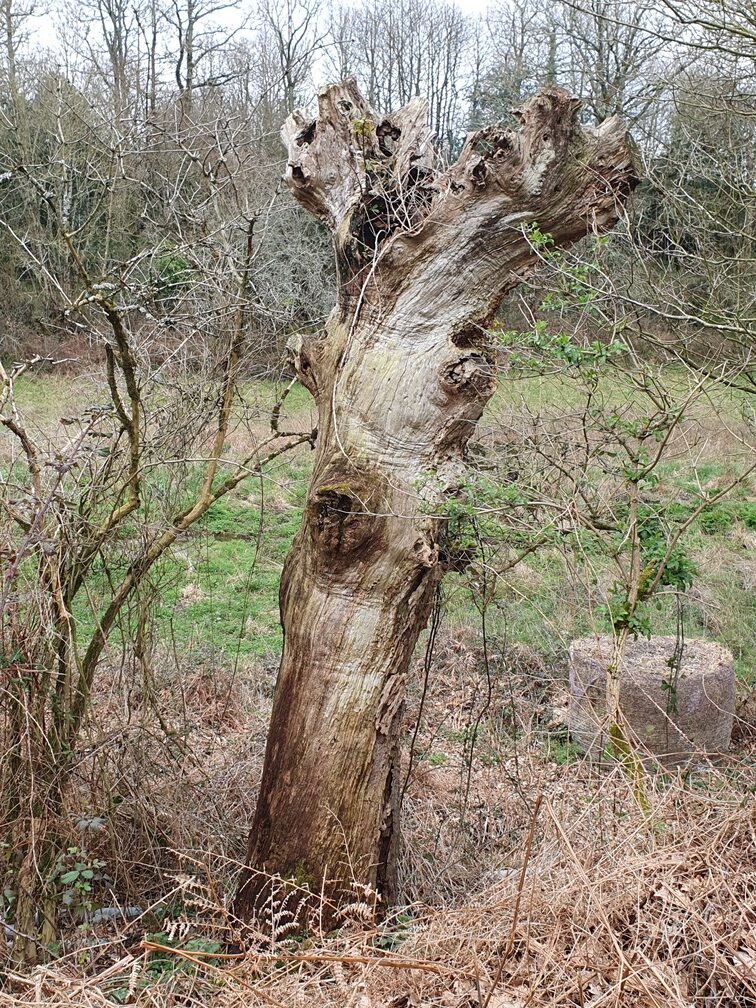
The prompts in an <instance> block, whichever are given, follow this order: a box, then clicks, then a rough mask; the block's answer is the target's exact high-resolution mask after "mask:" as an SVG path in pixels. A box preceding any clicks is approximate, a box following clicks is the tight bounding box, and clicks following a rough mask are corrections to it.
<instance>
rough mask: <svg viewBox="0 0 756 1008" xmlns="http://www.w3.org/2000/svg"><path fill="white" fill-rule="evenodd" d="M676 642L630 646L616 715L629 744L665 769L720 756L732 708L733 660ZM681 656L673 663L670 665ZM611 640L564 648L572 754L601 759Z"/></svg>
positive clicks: (708, 647) (700, 644) (717, 650)
mask: <svg viewBox="0 0 756 1008" xmlns="http://www.w3.org/2000/svg"><path fill="white" fill-rule="evenodd" d="M677 644H678V641H677V640H676V639H675V638H674V637H652V638H651V639H650V640H635V641H629V642H628V644H627V646H626V648H625V653H624V656H623V659H622V668H621V669H620V709H621V712H622V716H623V718H624V720H625V725H624V727H625V730H626V731H627V732H629V735H630V739H629V740H630V741H631V742H632V743H633V744H634V745H636V746H637V747H638V748H639V749H640V750H641V754H642V753H643V751H644V750H645V751H646V752H647V753H649V754H650V755H651V756H653V757H655V758H656V760H657V761H658V762H659V763H661V765H662V766H664V767H665V768H667V769H671V768H673V767H676V766H680V765H683V764H685V763H687V762H689V761H690V760H691V759H694V758H695V757H696V756H700V755H702V754H704V755H708V756H711V755H715V754H717V753H723V752H726V751H727V749H728V747H729V744H730V735H731V733H732V723H733V715H734V709H735V673H734V670H733V660H732V655H731V654H730V653H729V651H727V650H726V649H725V648H723V647H722V646H721V645H720V644H716V643H714V642H712V641H703V640H689V641H686V642H685V645H684V647H683V649H682V655H681V656H678V655H677V654H676V646H677ZM678 657H679V661H678V660H676V659H677V658H678ZM611 660H612V638H611V637H608V636H607V637H588V638H585V639H583V640H577V641H574V642H573V643H572V645H571V647H570V725H569V727H570V732H571V734H572V738H573V740H574V742H575V744H576V745H577V747H578V749H579V750H580V751H581V752H583V753H585V754H586V755H588V756H589V757H590V758H592V759H600V758H602V755H603V753H604V751H605V749H606V745H607V727H608V725H607V718H606V672H607V665H608V664H609V662H610V661H611Z"/></svg>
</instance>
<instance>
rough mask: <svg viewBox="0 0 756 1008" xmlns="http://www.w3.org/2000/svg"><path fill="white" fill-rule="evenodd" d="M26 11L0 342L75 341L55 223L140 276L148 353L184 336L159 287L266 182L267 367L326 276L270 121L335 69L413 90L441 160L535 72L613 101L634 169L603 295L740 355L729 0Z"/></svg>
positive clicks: (321, 307) (189, 2) (2, 124)
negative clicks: (284, 175)
mask: <svg viewBox="0 0 756 1008" xmlns="http://www.w3.org/2000/svg"><path fill="white" fill-rule="evenodd" d="M40 16H41V14H40V11H39V9H38V8H36V7H35V6H34V4H33V3H32V4H25V3H20V2H19V0H3V19H2V31H3V39H4V45H3V48H2V54H3V58H2V64H1V66H0V74H1V75H2V79H1V80H0V83H1V84H2V95H3V97H2V104H1V107H0V208H1V209H2V216H3V224H2V226H3V228H4V230H5V233H6V237H7V240H6V241H5V242H4V243H3V249H2V252H0V290H2V292H3V297H2V309H0V311H2V316H3V323H4V324H3V334H2V349H3V351H4V352H5V353H6V354H10V355H11V356H16V357H18V356H23V355H24V354H25V353H27V352H29V351H31V352H41V353H42V354H43V355H45V356H47V355H51V354H52V355H55V356H60V355H61V351H62V352H63V355H64V356H66V355H68V356H74V357H76V356H80V355H81V353H82V351H83V349H84V347H83V344H82V338H83V334H82V332H81V329H80V327H79V326H77V324H76V322H75V320H74V319H73V318H72V316H71V315H70V314H68V315H66V314H65V313H62V302H61V293H62V292H63V293H64V294H65V297H67V298H71V297H75V296H76V288H77V283H78V282H79V280H78V278H77V271H76V267H75V264H74V262H73V260H72V258H71V255H70V250H69V249H68V247H67V243H66V234H71V235H73V234H75V235H77V237H78V239H79V240H78V244H77V249H78V254H79V255H80V256H81V259H82V264H83V265H84V266H85V267H86V270H87V274H88V275H89V276H90V277H91V278H92V279H93V281H97V282H103V283H114V284H116V285H119V284H124V283H126V284H130V283H132V281H133V279H134V278H135V276H136V275H138V277H139V283H140V284H141V285H142V287H143V289H145V290H146V289H149V291H150V292H151V294H150V296H153V295H156V297H157V302H158V305H157V310H158V311H159V313H160V316H161V322H162V324H161V327H160V332H161V336H162V339H161V344H162V346H163V349H165V346H166V345H167V344H170V343H171V342H172V341H173V342H176V341H180V338H181V334H180V332H178V331H177V330H178V328H179V326H178V323H177V320H176V319H174V318H173V317H172V314H171V305H172V298H173V295H174V294H176V292H177V291H178V290H179V288H181V286H182V284H184V285H185V284H186V282H187V280H188V277H189V276H190V266H189V260H190V259H191V258H192V255H193V253H192V252H191V250H192V249H195V248H197V247H198V246H203V244H204V245H205V246H206V245H207V242H208V240H209V239H210V236H212V235H214V234H216V233H217V231H218V229H222V228H224V227H226V226H227V225H228V224H229V221H230V220H231V219H232V217H233V209H232V203H234V201H235V203H236V205H237V206H238V205H240V202H241V203H243V204H244V206H245V207H246V210H247V211H251V212H257V211H259V210H260V208H261V207H263V206H266V205H267V204H268V203H269V202H270V201H271V199H273V200H274V208H273V210H272V212H271V213H270V214H269V215H268V217H267V224H266V229H265V255H266V257H267V268H266V269H265V270H264V271H261V272H260V274H259V276H258V277H257V279H256V282H255V284H254V287H253V291H252V297H251V302H253V303H254V305H255V306H256V309H257V311H252V310H250V312H249V318H248V321H247V327H248V329H249V330H250V334H253V335H254V337H255V353H254V354H251V355H250V357H249V360H248V362H247V363H248V364H249V366H250V367H251V368H257V369H260V368H263V369H264V368H265V367H270V366H273V365H274V364H275V363H276V362H277V361H278V360H279V359H280V351H281V349H282V345H283V343H284V342H285V339H286V338H287V337H288V336H289V335H291V333H292V332H295V331H296V330H297V329H298V328H299V327H305V328H306V327H312V326H317V325H318V324H319V322H320V321H321V320H322V319H323V318H324V317H325V315H326V313H327V310H328V307H329V305H330V303H331V299H332V289H333V285H332V266H331V255H330V251H329V249H328V245H327V242H326V241H325V238H324V235H323V234H322V231H321V229H320V228H319V226H318V225H316V224H313V223H312V222H311V221H308V220H307V219H306V218H305V217H304V216H303V215H302V214H301V212H299V211H298V210H297V209H295V208H294V206H293V205H292V202H291V201H290V200H289V198H288V197H287V196H286V195H281V194H277V185H278V179H279V176H280V173H281V170H282V166H283V161H282V158H283V153H282V149H281V146H280V142H279V139H278V130H279V127H280V124H281V122H282V120H283V118H284V117H285V115H286V114H288V113H289V112H290V111H291V110H292V109H293V108H294V107H295V106H297V105H300V104H307V103H308V101H309V100H310V96H311V95H312V93H313V87H314V85H316V84H319V83H322V82H324V81H326V80H328V79H336V78H341V77H343V76H346V75H349V74H353V75H355V76H356V77H357V78H358V80H359V82H360V85H361V86H362V88H363V90H364V92H365V94H366V97H367V98H368V101H369V102H370V103H371V104H372V105H373V106H374V107H376V108H378V109H384V110H385V109H389V108H397V107H400V106H401V105H403V104H406V102H407V101H408V100H409V99H410V98H412V97H413V96H416V95H420V96H422V97H424V98H425V99H426V100H427V101H428V103H429V114H430V121H431V125H432V127H433V130H434V132H435V134H436V136H437V142H438V144H439V145H440V147H441V149H442V150H443V151H444V152H445V153H446V154H447V155H448V156H454V155H455V154H456V153H457V152H458V150H459V147H460V144H461V141H462V139H463V137H464V135H465V133H466V132H467V131H468V130H469V129H471V128H474V127H476V126H478V125H480V124H481V123H484V122H490V121H492V120H497V119H499V120H501V119H506V118H507V117H508V116H509V115H510V110H511V109H512V108H513V107H515V106H517V105H518V104H519V103H520V102H521V101H522V100H523V99H524V98H525V97H527V96H528V95H529V94H531V93H533V91H534V90H535V88H536V87H537V86H538V85H540V84H544V83H554V84H558V85H560V86H563V87H565V88H566V89H567V90H570V91H571V92H573V93H575V94H578V95H580V96H581V97H582V99H583V100H584V112H583V116H584V118H585V120H586V121H587V122H593V121H599V120H602V119H604V118H606V117H608V116H610V115H613V114H615V113H617V114H619V115H621V116H623V117H625V118H626V119H627V120H628V121H629V122H630V124H631V126H632V133H633V136H634V138H635V141H636V143H637V144H638V148H639V155H640V158H641V160H642V163H643V171H644V174H645V176H646V180H645V182H644V184H643V186H642V188H641V190H640V194H639V197H638V198H637V199H636V201H635V206H634V210H633V211H632V216H631V218H630V219H628V220H627V221H626V226H625V227H624V228H623V229H622V230H621V232H620V233H619V234H617V235H616V236H615V237H613V238H612V239H611V242H610V250H609V252H607V256H608V257H610V259H611V270H610V272H611V273H612V275H613V278H614V279H613V285H612V297H614V298H616V297H618V296H619V297H621V299H622V301H623V304H624V305H625V308H626V312H627V317H628V324H629V325H632V326H633V327H634V328H635V329H636V330H638V335H640V336H641V337H644V338H650V339H651V340H652V341H657V342H661V343H662V344H669V343H671V344H673V345H671V346H667V347H666V349H667V351H669V352H672V353H677V352H680V350H681V347H682V346H683V345H685V346H686V348H687V350H689V351H698V352H699V354H700V355H701V356H702V359H710V358H711V353H712V344H713V347H714V349H716V350H720V349H722V348H725V349H727V350H728V351H729V352H732V351H733V350H735V348H738V349H739V352H740V353H741V354H742V353H745V354H746V355H747V354H748V353H749V352H750V347H749V343H750V339H751V335H752V329H753V314H754V309H753V280H754V268H753V246H752V242H753V220H754V216H753V212H754V211H753V180H754V158H755V155H754V148H755V146H756V145H755V144H754V104H753V91H754V86H753V82H754V73H755V72H756V64H755V63H754V59H753V54H752V49H753V46H752V43H753V40H754V27H753V20H752V19H749V15H748V12H747V10H746V9H745V8H744V7H741V6H740V5H737V4H734V3H731V0H692V2H691V3H687V4H668V3H664V4H662V5H661V7H660V6H659V5H644V4H641V5H636V4H629V3H622V2H614V0H581V2H580V3H577V4H576V3H571V2H566V0H558V2H557V3H555V4H552V5H549V6H548V9H543V8H542V5H539V4H536V3H534V2H532V0H513V2H511V3H506V4H494V5H492V6H491V7H490V8H489V9H488V10H487V11H486V13H485V14H482V15H478V16H470V15H465V14H463V13H462V12H461V11H460V9H459V8H457V7H456V6H454V5H453V4H449V3H445V2H443V0H418V2H409V0H401V2H400V3H393V2H392V3H389V2H387V0H369V2H367V3H365V4H363V5H361V6H354V7H352V6H338V5H333V4H331V5H328V4H325V3H317V2H315V0H306V2H305V3H304V4H300V3H294V2H292V0H261V2H260V3H258V4H257V5H256V6H255V5H249V4H246V5H245V4H243V3H235V2H231V3H217V4H216V3H212V2H209V0H208V2H205V0H200V2H196V0H186V2H171V3H159V2H155V0H150V2H146V3H141V2H136V3H135V2H126V0H115V2H111V0H86V2H84V3H80V4H62V5H61V6H60V7H59V8H57V9H53V10H52V11H49V12H47V13H46V14H45V22H47V23H49V21H50V19H52V22H53V23H54V24H55V26H56V31H57V40H56V44H55V46H54V48H52V49H47V48H45V46H44V45H43V41H42V40H43V39H46V38H49V33H48V32H47V31H46V32H44V33H42V34H41V33H40ZM210 190H213V195H212V196H210ZM231 193H233V198H232V199H230V198H229V194H231ZM230 240H231V242H232V243H233V242H234V241H235V242H237V244H238V243H239V242H241V241H242V238H241V236H240V235H239V234H237V235H236V237H235V238H231V239H230ZM599 272H601V271H599ZM596 280H597V282H599V276H598V274H597V276H596ZM253 316H254V317H253ZM712 336H714V337H715V339H713V340H712V338H711V337H712ZM84 342H85V343H86V338H84ZM154 351H155V352H160V350H159V349H158V347H155V348H154Z"/></svg>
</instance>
